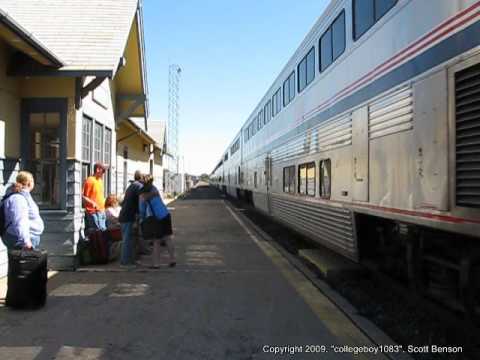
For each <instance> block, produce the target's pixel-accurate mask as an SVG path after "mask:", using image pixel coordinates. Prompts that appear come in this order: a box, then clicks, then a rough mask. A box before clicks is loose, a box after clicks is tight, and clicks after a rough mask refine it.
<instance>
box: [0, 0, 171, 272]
mask: <svg viewBox="0 0 480 360" xmlns="http://www.w3.org/2000/svg"><path fill="white" fill-rule="evenodd" d="M59 18H61V19H62V21H58V19H59ZM132 117H134V118H136V119H137V120H136V121H137V122H134V121H133V120H131V119H130V118H132ZM138 119H141V122H142V123H143V126H142V127H139V126H138ZM147 119H148V91H147V78H146V66H145V51H144V39H143V22H142V4H141V1H139V0H126V1H116V0H98V1H88V2H79V1H76V0H54V1H51V0H50V1H33V0H24V1H15V0H0V142H1V143H0V166H1V170H2V171H1V174H2V178H1V183H2V185H3V186H2V193H3V192H4V191H5V188H6V187H7V186H8V185H9V184H10V183H12V182H13V181H15V177H16V174H17V173H18V171H19V170H21V169H25V170H28V171H30V172H32V173H33V175H34V177H35V182H36V186H35V189H34V191H33V193H32V195H33V197H34V199H35V200H36V202H37V203H38V205H39V207H40V210H41V216H42V218H43V219H44V221H45V233H44V235H43V236H42V246H43V247H44V248H45V249H46V250H48V252H49V262H50V265H51V267H52V268H54V269H70V268H74V267H75V253H76V244H77V242H78V240H79V237H80V236H81V235H80V234H81V229H82V226H83V225H82V224H83V214H84V213H83V209H82V196H81V191H82V183H83V180H84V179H85V178H86V177H87V176H89V175H90V174H91V173H92V171H93V165H94V164H95V163H96V162H103V163H106V164H108V165H109V169H108V171H107V173H106V174H105V177H104V183H105V192H106V193H122V192H123V190H124V189H125V186H126V184H127V182H128V180H129V179H130V178H132V177H133V172H134V171H135V170H136V169H137V168H139V169H140V170H144V171H149V172H158V173H159V174H161V173H162V171H161V169H159V168H158V167H159V166H161V157H162V155H163V154H162V146H163V145H159V144H158V141H157V140H155V139H154V138H152V137H151V136H150V135H149V134H148V133H147V129H148V124H147ZM0 247H1V249H0V276H4V275H5V274H6V269H7V256H6V250H5V248H4V247H3V244H2V245H0Z"/></svg>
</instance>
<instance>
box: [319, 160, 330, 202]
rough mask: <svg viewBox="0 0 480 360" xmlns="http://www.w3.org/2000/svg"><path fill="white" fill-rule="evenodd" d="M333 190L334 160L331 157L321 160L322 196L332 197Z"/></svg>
mask: <svg viewBox="0 0 480 360" xmlns="http://www.w3.org/2000/svg"><path fill="white" fill-rule="evenodd" d="M331 190H332V162H331V161H330V159H326V160H322V161H320V196H321V197H322V198H324V199H330V195H331Z"/></svg>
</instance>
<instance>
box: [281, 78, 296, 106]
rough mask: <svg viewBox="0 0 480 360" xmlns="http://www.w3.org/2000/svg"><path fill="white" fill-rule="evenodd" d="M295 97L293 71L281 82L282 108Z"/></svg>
mask: <svg viewBox="0 0 480 360" xmlns="http://www.w3.org/2000/svg"><path fill="white" fill-rule="evenodd" d="M294 97H295V71H292V73H291V74H290V75H289V76H288V78H287V80H285V81H284V82H283V106H287V105H288V104H289V103H290V102H291V101H292V100H293V98H294Z"/></svg>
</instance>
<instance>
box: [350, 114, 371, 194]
mask: <svg viewBox="0 0 480 360" xmlns="http://www.w3.org/2000/svg"><path fill="white" fill-rule="evenodd" d="M368 150H369V143H368V107H367V106H364V107H363V108H361V109H358V110H356V111H354V112H353V114H352V157H353V159H352V163H353V169H352V170H353V184H352V199H353V200H354V201H368Z"/></svg>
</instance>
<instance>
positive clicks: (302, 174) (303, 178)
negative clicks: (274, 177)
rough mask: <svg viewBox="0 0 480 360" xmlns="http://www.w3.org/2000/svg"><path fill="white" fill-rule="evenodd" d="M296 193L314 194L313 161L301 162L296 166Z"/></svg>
mask: <svg viewBox="0 0 480 360" xmlns="http://www.w3.org/2000/svg"><path fill="white" fill-rule="evenodd" d="M298 193H299V194H302V195H309V196H315V163H313V162H312V163H308V164H302V165H300V166H299V167H298Z"/></svg>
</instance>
